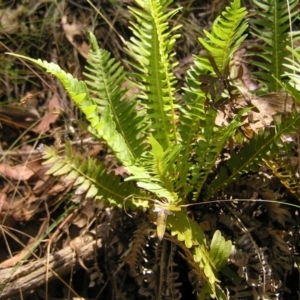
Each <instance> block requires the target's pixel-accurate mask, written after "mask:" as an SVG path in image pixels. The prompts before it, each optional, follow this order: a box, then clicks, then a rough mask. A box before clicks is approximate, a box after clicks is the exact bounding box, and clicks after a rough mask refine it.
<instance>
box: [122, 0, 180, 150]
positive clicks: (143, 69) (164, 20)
mask: <svg viewBox="0 0 300 300" xmlns="http://www.w3.org/2000/svg"><path fill="white" fill-rule="evenodd" d="M136 2H137V4H138V5H139V6H140V8H134V7H130V8H129V9H130V11H131V13H132V14H133V16H134V17H135V19H136V22H135V23H133V22H131V27H130V28H131V30H132V32H133V35H134V36H133V37H132V38H131V39H130V42H128V51H127V52H128V54H129V55H130V56H131V57H133V59H134V60H135V64H133V66H134V67H135V69H136V70H137V72H138V74H136V78H137V79H138V80H137V81H138V82H139V85H138V87H139V88H140V90H141V92H140V94H139V100H140V101H141V103H142V104H143V105H144V107H145V108H146V109H147V117H148V118H149V120H150V127H149V128H151V130H150V131H151V134H152V135H153V136H154V138H155V139H156V140H157V141H158V142H159V144H161V145H162V147H163V149H164V150H165V149H167V148H168V147H169V146H170V143H171V142H173V143H175V144H176V143H177V129H176V120H177V119H178V117H177V115H176V110H177V108H178V106H177V105H176V98H175V84H176V78H175V76H174V74H173V68H174V66H175V65H176V64H175V63H174V62H173V58H174V56H175V53H174V52H173V46H174V43H175V41H176V39H177V38H178V37H179V35H178V34H173V33H174V32H175V31H176V30H177V29H178V28H179V26H177V27H175V28H170V27H169V25H168V21H169V20H170V18H171V17H172V16H173V15H174V14H176V13H177V12H178V10H179V8H178V9H172V10H170V11H167V6H168V5H169V4H170V2H171V1H166V0H160V1H159V0H151V1H144V0H139V1H136Z"/></svg>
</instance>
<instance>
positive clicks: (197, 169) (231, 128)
mask: <svg viewBox="0 0 300 300" xmlns="http://www.w3.org/2000/svg"><path fill="white" fill-rule="evenodd" d="M248 110H250V108H247V109H244V110H241V111H240V112H239V113H238V114H237V115H236V117H235V118H234V119H233V120H232V121H231V122H230V124H229V125H228V126H227V127H217V126H215V124H214V122H215V117H212V118H211V119H209V116H213V113H211V114H210V115H207V118H206V120H205V126H203V127H202V128H201V130H202V132H201V134H202V137H201V138H200V139H199V141H198V142H197V144H196V145H195V152H196V157H195V161H196V164H195V165H194V166H193V168H192V177H191V179H190V183H191V185H193V186H194V187H195V190H194V196H193V200H197V199H198V197H199V195H200V192H201V190H202V188H203V185H204V184H205V182H206V180H207V177H208V175H209V173H210V172H211V170H212V169H213V167H214V166H215V164H216V161H217V159H218V158H219V155H220V153H221V151H222V150H223V149H224V146H225V143H226V142H227V141H228V140H229V138H230V137H232V136H233V135H234V133H235V131H236V129H237V128H238V127H240V126H241V125H242V122H241V121H240V120H241V117H242V115H243V114H244V113H245V112H246V111H248ZM215 114H216V112H215Z"/></svg>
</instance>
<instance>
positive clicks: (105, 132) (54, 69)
mask: <svg viewBox="0 0 300 300" xmlns="http://www.w3.org/2000/svg"><path fill="white" fill-rule="evenodd" d="M15 56H18V57H22V58H24V59H27V60H29V61H31V62H33V63H35V64H37V65H39V66H41V67H43V68H45V69H46V71H47V72H49V73H51V74H53V75H55V76H57V78H58V79H59V80H60V81H61V82H62V84H63V85H64V87H65V89H66V90H67V91H68V93H69V95H70V96H71V98H72V100H73V101H74V102H75V103H76V105H77V106H78V107H79V108H80V109H81V111H82V112H83V113H84V114H85V115H86V118H87V120H88V121H89V122H90V126H89V131H90V132H91V133H92V134H93V135H94V136H95V137H96V138H98V139H103V140H105V141H106V142H107V145H108V146H109V148H110V149H111V150H112V151H113V153H114V155H115V156H116V158H117V159H118V160H119V161H120V163H121V164H123V165H124V166H125V167H126V169H127V170H128V171H129V172H130V173H131V174H132V176H131V177H129V178H127V180H128V181H129V180H131V179H135V180H136V181H137V185H138V186H139V187H141V188H144V189H146V190H147V191H149V192H151V193H154V194H155V195H157V196H158V197H159V198H160V197H164V198H166V199H168V200H169V201H170V202H176V201H177V197H175V196H174V194H171V193H170V192H169V191H167V190H166V189H164V188H163V187H162V186H161V185H159V184H158V183H156V182H152V181H151V175H150V174H149V173H147V172H146V170H145V169H144V168H143V167H141V166H138V165H136V164H135V158H134V156H133V154H132V152H131V151H130V149H129V148H128V147H127V144H126V142H125V140H124V138H123V136H122V135H121V134H120V133H119V132H118V131H117V130H116V124H115V122H114V121H113V117H112V113H111V107H110V105H109V104H107V105H106V106H105V108H104V109H103V111H102V115H101V116H100V114H99V111H98V109H97V105H96V104H95V103H94V101H93V100H92V99H91V98H89V94H88V90H87V87H86V84H85V82H83V81H80V80H78V79H76V78H74V77H73V76H72V75H71V74H69V73H66V72H65V71H63V70H62V69H61V68H60V67H59V66H58V65H56V64H54V63H48V62H46V61H42V60H40V59H38V60H36V59H32V58H28V57H25V56H21V55H15Z"/></svg>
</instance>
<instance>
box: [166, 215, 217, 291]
mask: <svg viewBox="0 0 300 300" xmlns="http://www.w3.org/2000/svg"><path fill="white" fill-rule="evenodd" d="M168 228H169V229H170V231H171V234H172V236H177V238H178V240H179V241H182V242H184V244H185V246H186V247H187V248H192V249H191V251H192V252H193V257H194V261H195V262H196V263H198V264H199V266H200V268H202V269H203V271H204V274H205V276H206V277H207V281H208V282H209V283H210V284H211V285H212V287H213V286H214V284H215V283H216V281H217V278H216V275H215V266H214V265H213V263H212V261H211V260H210V256H209V252H208V250H207V248H206V240H205V235H204V233H203V231H202V230H201V228H200V227H199V225H198V224H197V222H195V221H193V220H192V219H190V218H189V217H188V216H187V214H186V212H184V211H175V212H174V215H171V216H169V217H168Z"/></svg>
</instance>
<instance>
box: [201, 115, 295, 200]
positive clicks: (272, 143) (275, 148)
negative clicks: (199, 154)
mask: <svg viewBox="0 0 300 300" xmlns="http://www.w3.org/2000/svg"><path fill="white" fill-rule="evenodd" d="M299 125H300V116H299V115H296V114H294V115H291V116H290V117H289V118H288V119H286V120H284V121H282V123H281V124H277V126H276V128H269V130H268V131H266V132H262V131H261V132H259V133H258V134H256V135H255V136H254V137H253V138H252V139H251V140H250V142H249V144H245V145H244V146H243V148H242V149H241V150H240V151H239V152H238V153H236V152H232V153H231V157H230V159H229V160H228V161H227V167H228V169H227V168H224V167H222V168H221V169H220V172H219V174H218V177H217V178H215V180H214V181H213V182H212V183H211V184H210V185H209V186H208V189H207V192H206V198H205V199H206V200H208V199H210V197H212V196H213V195H214V194H216V193H217V192H218V191H220V190H221V189H222V188H225V187H226V186H228V185H229V184H231V183H232V182H233V181H235V180H237V179H238V178H239V177H240V176H241V175H242V174H245V173H247V172H249V171H250V170H251V171H255V170H257V168H258V166H259V165H260V164H261V163H262V160H263V159H269V158H272V157H273V156H274V155H276V154H278V152H279V150H280V148H281V145H282V141H281V137H282V136H283V135H284V134H287V133H292V132H295V130H296V128H297V127H298V126H299Z"/></svg>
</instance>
